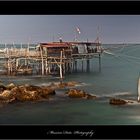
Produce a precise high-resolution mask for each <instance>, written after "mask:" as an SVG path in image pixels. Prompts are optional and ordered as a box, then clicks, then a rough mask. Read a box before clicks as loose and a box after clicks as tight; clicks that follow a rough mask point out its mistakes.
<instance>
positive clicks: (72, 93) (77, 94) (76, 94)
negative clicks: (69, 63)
mask: <svg viewBox="0 0 140 140" xmlns="http://www.w3.org/2000/svg"><path fill="white" fill-rule="evenodd" d="M67 94H68V96H69V97H71V98H83V97H86V93H85V92H84V91H83V90H78V89H70V90H69V91H68V92H67Z"/></svg>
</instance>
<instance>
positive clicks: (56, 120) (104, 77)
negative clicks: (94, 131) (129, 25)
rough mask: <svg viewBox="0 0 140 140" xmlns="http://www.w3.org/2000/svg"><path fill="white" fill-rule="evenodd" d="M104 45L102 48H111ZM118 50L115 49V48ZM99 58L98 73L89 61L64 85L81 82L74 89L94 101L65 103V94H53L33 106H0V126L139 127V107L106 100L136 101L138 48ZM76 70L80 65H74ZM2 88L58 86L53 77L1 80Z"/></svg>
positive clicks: (94, 63)
mask: <svg viewBox="0 0 140 140" xmlns="http://www.w3.org/2000/svg"><path fill="white" fill-rule="evenodd" d="M115 46H116V45H113V44H112V45H104V46H103V47H104V48H106V47H115ZM118 46H119V45H118ZM120 46H125V47H121V48H116V49H112V50H110V52H112V53H113V55H108V54H103V55H102V70H101V72H99V67H98V59H93V60H91V61H90V64H91V68H90V72H86V69H85V70H84V72H81V71H80V70H79V72H78V73H73V74H70V75H67V76H66V77H65V81H77V82H81V83H82V84H81V85H80V86H77V87H76V88H79V89H83V90H85V91H86V92H88V93H91V94H95V95H97V96H98V98H97V99H96V100H83V99H69V98H67V97H65V96H64V92H65V90H64V89H63V90H57V91H56V96H55V98H52V99H51V100H49V101H44V102H36V103H31V102H30V103H29V102H28V103H14V104H8V105H5V106H0V124H97V125H98V124H117V125H119V124H136V125H140V104H133V105H124V106H112V105H110V104H109V97H119V98H124V99H132V100H136V99H137V80H138V75H139V72H140V45H137V44H129V45H120ZM84 64H86V61H85V62H84ZM78 66H79V68H80V67H81V62H80V61H79V63H78ZM0 80H1V81H3V83H4V84H8V83H11V82H14V83H16V84H23V83H28V84H31V83H32V84H35V85H45V84H48V83H50V82H54V81H55V82H58V80H59V79H58V78H55V77H50V76H49V77H42V76H19V77H4V76H1V77H0Z"/></svg>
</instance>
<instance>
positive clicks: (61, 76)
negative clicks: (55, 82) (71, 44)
mask: <svg viewBox="0 0 140 140" xmlns="http://www.w3.org/2000/svg"><path fill="white" fill-rule="evenodd" d="M62 55H63V52H62V51H61V54H60V65H59V66H60V79H61V80H62V78H63V74H62Z"/></svg>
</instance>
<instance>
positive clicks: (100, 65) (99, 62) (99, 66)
mask: <svg viewBox="0 0 140 140" xmlns="http://www.w3.org/2000/svg"><path fill="white" fill-rule="evenodd" d="M99 71H100V72H101V54H100V53H99Z"/></svg>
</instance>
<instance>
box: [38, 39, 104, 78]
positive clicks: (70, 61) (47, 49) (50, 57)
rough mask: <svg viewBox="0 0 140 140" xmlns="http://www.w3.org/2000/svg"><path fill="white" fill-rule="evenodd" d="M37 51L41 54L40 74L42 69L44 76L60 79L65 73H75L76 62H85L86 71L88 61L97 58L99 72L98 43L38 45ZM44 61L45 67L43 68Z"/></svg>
mask: <svg viewBox="0 0 140 140" xmlns="http://www.w3.org/2000/svg"><path fill="white" fill-rule="evenodd" d="M38 51H40V52H41V54H42V74H44V73H45V72H44V67H45V71H46V74H58V72H59V74H60V78H63V75H64V74H66V73H71V72H73V71H77V62H78V60H79V59H80V60H81V62H82V69H83V67H84V65H83V62H84V61H85V60H86V61H87V68H86V69H87V71H89V70H90V59H92V58H93V57H94V58H99V70H101V53H102V48H101V44H100V43H96V42H94V43H93V42H62V40H60V42H51V43H40V44H39V45H38ZM44 60H45V66H44Z"/></svg>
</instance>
